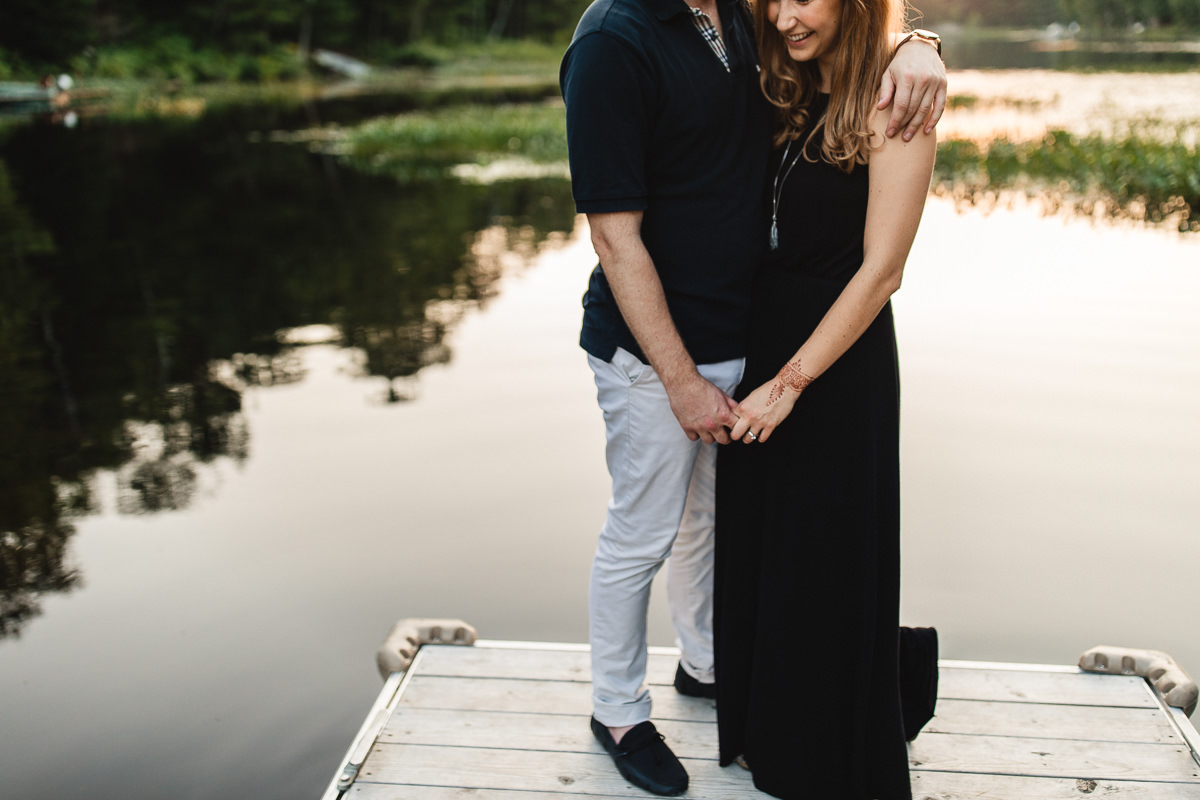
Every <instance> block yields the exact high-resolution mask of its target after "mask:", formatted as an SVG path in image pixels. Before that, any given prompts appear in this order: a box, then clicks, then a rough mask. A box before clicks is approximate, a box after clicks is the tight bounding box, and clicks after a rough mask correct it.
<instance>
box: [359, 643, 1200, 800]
mask: <svg viewBox="0 0 1200 800" xmlns="http://www.w3.org/2000/svg"><path fill="white" fill-rule="evenodd" d="M677 658H678V656H677V655H676V654H675V653H673V652H672V651H670V650H666V649H656V651H655V652H653V653H652V654H651V657H650V665H649V676H648V682H649V683H650V688H651V694H652V696H653V698H654V701H655V706H654V718H655V723H656V724H657V725H658V727H659V729H660V730H661V731H662V732H663V733H664V734H665V735H666V736H667V738H668V740H669V741H670V742H671V745H672V747H673V748H674V750H675V752H676V753H677V754H678V755H679V756H680V758H681V759H683V761H684V764H685V766H686V767H687V769H688V772H689V774H690V775H691V777H692V785H691V789H690V790H689V792H688V795H687V796H688V797H689V798H714V800H715V798H732V797H746V798H757V797H766V795H763V794H761V793H759V792H757V791H755V790H754V788H753V785H752V783H751V782H750V777H749V775H748V774H747V773H746V772H745V771H743V770H741V769H739V768H737V767H729V768H724V769H722V768H720V767H718V766H717V763H716V726H715V725H714V722H715V720H716V710H715V705H714V704H713V703H712V701H706V700H699V699H696V698H687V697H682V696H680V695H679V694H677V693H676V692H675V691H674V689H673V688H671V686H670V684H671V681H672V678H673V676H674V671H675V664H676V661H677ZM412 672H413V674H411V675H409V676H408V679H407V681H406V684H405V686H404V689H403V693H402V695H401V696H400V698H399V702H398V704H397V707H396V708H395V710H394V712H393V713H392V715H391V717H390V719H389V720H388V723H387V725H386V726H385V728H384V730H383V731H382V733H381V734H380V736H379V739H378V741H377V743H376V744H375V746H374V748H373V749H372V751H371V755H370V757H369V759H368V760H367V763H366V765H364V767H363V770H362V772H361V774H360V776H359V780H358V783H356V784H355V786H354V787H353V788H352V789H351V790H350V791H349V792H348V793H347V794H346V795H345V796H346V797H347V798H361V800H392V799H395V800H398V799H399V798H404V799H405V800H460V799H461V798H479V797H495V798H497V800H545V798H547V797H548V796H563V797H566V796H573V795H586V796H587V797H590V798H593V800H604V799H605V798H613V799H614V800H615V798H626V797H640V798H645V797H647V796H648V795H646V794H645V793H643V792H641V791H640V790H637V789H635V788H633V787H631V786H629V785H628V784H626V783H625V782H624V781H623V780H622V779H621V778H620V776H619V774H618V773H617V772H616V770H614V769H613V768H612V762H611V759H609V757H608V756H607V755H605V754H604V753H603V751H602V750H601V748H600V746H599V745H598V744H597V743H596V742H595V740H594V739H593V738H592V736H591V733H590V731H589V730H588V725H587V719H588V715H589V714H590V711H591V697H590V695H591V690H590V683H589V681H590V675H589V672H590V667H589V660H588V653H587V651H586V649H584V648H580V647H578V646H566V647H563V648H555V647H554V646H548V647H547V649H537V648H531V647H526V646H520V647H513V648H506V647H502V646H498V644H497V643H488V646H481V647H475V648H471V647H448V646H426V647H425V648H423V649H422V651H421V654H420V656H419V658H418V662H417V664H415V665H414V667H413V671H412ZM940 674H941V680H940V684H939V685H940V691H939V700H938V715H937V717H936V718H935V719H934V720H933V721H932V722H931V723H930V724H929V725H928V726H927V727H926V729H925V731H924V732H923V733H922V734H921V736H920V737H919V738H918V739H917V741H916V742H914V743H913V745H912V746H911V748H910V764H911V766H912V776H913V789H914V798H916V800H968V798H970V800H1067V799H1068V798H1071V800H1080V798H1084V797H1088V796H1097V797H1099V796H1102V797H1106V798H1111V799H1112V800H1151V799H1152V800H1200V769H1198V768H1197V764H1196V761H1195V759H1194V758H1193V757H1192V755H1191V753H1190V751H1189V750H1188V747H1187V745H1186V743H1185V742H1184V741H1183V740H1182V738H1181V737H1180V736H1179V735H1178V733H1177V731H1176V729H1175V727H1174V725H1173V724H1172V722H1171V721H1170V719H1169V718H1168V715H1167V714H1166V713H1165V712H1164V711H1163V709H1162V707H1161V706H1160V705H1159V703H1158V701H1157V699H1156V698H1155V697H1154V695H1153V694H1152V693H1151V692H1150V691H1149V689H1148V688H1147V686H1146V684H1145V682H1144V681H1143V680H1141V679H1139V678H1129V677H1125V676H1111V675H1087V674H1081V673H1076V672H1070V671H1067V670H1061V671H1053V670H1046V669H1039V668H1029V669H1013V668H1011V667H1001V666H1000V665H996V668H989V669H980V668H976V667H974V666H972V665H970V664H967V663H964V662H954V664H953V666H943V669H942V670H941V673H940Z"/></svg>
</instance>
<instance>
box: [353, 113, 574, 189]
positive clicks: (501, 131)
mask: <svg viewBox="0 0 1200 800" xmlns="http://www.w3.org/2000/svg"><path fill="white" fill-rule="evenodd" d="M340 150H341V152H342V153H344V154H345V155H347V156H348V157H349V158H350V160H351V162H352V163H353V164H354V165H356V166H358V167H359V168H361V169H366V170H369V171H371V172H377V173H388V174H397V173H400V174H410V173H411V166H412V165H413V164H414V163H416V164H420V163H432V164H442V165H445V164H453V163H460V162H471V161H483V162H486V161H488V160H492V159H494V158H497V157H514V156H518V157H521V158H524V159H527V160H530V161H535V162H541V163H546V162H555V161H566V158H567V130H566V118H565V114H563V110H562V106H561V105H558V104H549V103H542V104H514V105H502V106H496V107H486V106H476V105H470V106H455V107H451V108H446V109H441V110H438V111H433V112H418V113H411V114H403V115H401V116H398V117H392V118H385V119H379V120H372V121H370V122H367V123H365V124H363V125H361V126H359V127H357V128H354V129H352V130H350V131H348V132H347V133H346V134H345V137H344V141H343V142H342V146H341V148H340Z"/></svg>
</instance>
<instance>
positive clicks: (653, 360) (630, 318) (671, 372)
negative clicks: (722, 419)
mask: <svg viewBox="0 0 1200 800" xmlns="http://www.w3.org/2000/svg"><path fill="white" fill-rule="evenodd" d="M617 216H618V215H604V217H605V218H604V219H601V220H595V219H593V220H592V243H593V245H594V246H595V248H596V253H597V254H598V255H599V256H600V267H601V269H603V270H604V277H605V278H606V279H607V280H608V285H609V287H610V288H611V289H612V293H613V297H615V298H616V301H617V307H618V308H619V309H620V311H621V316H622V317H623V318H624V320H625V324H626V325H627V326H628V327H629V331H630V333H632V334H633V338H634V339H636V340H637V343H638V346H639V347H640V348H641V349H642V353H643V354H644V355H645V356H646V359H647V360H648V361H649V362H650V365H651V366H652V367H654V370H655V371H656V372H657V373H658V375H659V377H660V378H661V379H662V382H663V385H664V386H666V387H667V390H668V392H669V391H670V390H671V388H672V387H673V386H675V385H678V384H679V383H680V382H681V381H684V380H687V379H688V378H689V377H692V376H694V375H696V374H698V373H697V371H696V364H695V362H694V361H693V360H692V357H691V354H690V353H688V351H687V347H686V346H684V343H683V338H682V337H681V336H680V335H679V331H678V329H677V328H676V327H675V322H674V320H672V319H671V312H670V309H669V308H668V307H667V296H666V293H665V292H664V291H663V287H662V281H661V280H660V279H659V277H658V272H657V270H655V268H654V261H653V259H652V258H651V257H650V253H649V252H647V251H646V248H645V246H644V245H643V244H642V240H641V235H640V222H641V215H640V214H639V215H636V216H635V217H632V218H625V219H621V218H614V217H617ZM620 216H624V215H620Z"/></svg>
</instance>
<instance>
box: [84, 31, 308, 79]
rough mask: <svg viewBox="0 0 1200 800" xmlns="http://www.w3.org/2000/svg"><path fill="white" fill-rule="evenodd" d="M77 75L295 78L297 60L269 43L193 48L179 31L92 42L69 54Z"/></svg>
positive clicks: (298, 67)
mask: <svg viewBox="0 0 1200 800" xmlns="http://www.w3.org/2000/svg"><path fill="white" fill-rule="evenodd" d="M70 67H71V71H72V72H73V73H74V74H75V75H76V76H77V77H81V78H100V79H115V80H132V79H134V78H142V79H149V80H171V81H179V82H182V83H207V82H214V81H271V80H278V79H287V78H295V77H298V76H299V74H300V64H299V63H298V62H297V60H296V56H295V53H294V51H292V50H291V49H289V48H286V47H282V46H280V47H273V48H269V49H266V50H264V51H263V52H260V53H257V54H250V53H237V52H227V51H223V50H218V49H216V48H213V47H208V48H204V49H201V50H197V49H195V48H194V47H193V45H192V43H191V42H190V41H189V40H188V39H187V38H185V37H183V36H167V37H164V38H161V39H157V40H155V41H153V42H151V43H150V44H148V45H145V46H134V45H127V46H114V47H101V48H91V49H89V50H88V52H87V53H86V54H82V55H79V56H77V57H75V58H74V59H72V60H71V65H70Z"/></svg>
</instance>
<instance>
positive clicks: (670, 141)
mask: <svg viewBox="0 0 1200 800" xmlns="http://www.w3.org/2000/svg"><path fill="white" fill-rule="evenodd" d="M739 3H740V0H717V5H718V7H719V8H720V14H721V23H722V29H723V35H724V39H725V47H726V50H727V52H728V55H729V70H726V68H725V66H724V65H723V64H722V63H721V60H720V59H719V58H718V57H717V55H716V54H715V53H714V52H713V50H712V48H711V46H710V45H709V43H708V42H706V41H705V40H704V37H703V36H702V35H701V34H700V32H699V31H698V30H696V27H695V24H694V23H693V20H692V17H691V15H690V13H689V9H688V7H687V5H686V4H685V3H684V0H595V2H593V3H592V5H591V6H590V7H589V8H588V10H587V11H586V12H585V13H584V15H583V18H582V19H581V20H580V22H579V27H578V28H577V29H576V31H575V37H574V39H572V41H571V45H570V47H569V48H568V50H567V53H566V55H565V56H564V58H563V63H562V69H561V71H560V76H559V78H560V83H561V86H562V92H563V97H564V99H565V100H566V105H567V144H568V148H569V152H570V160H571V183H572V192H573V194H574V197H575V207H576V209H577V210H578V211H579V212H580V213H606V212H616V211H642V212H644V214H643V218H642V240H643V242H644V243H645V245H646V248H647V250H648V251H649V253H650V256H651V258H653V260H654V266H655V268H656V269H657V270H658V275H659V278H660V279H661V281H662V284H663V289H664V291H665V293H666V298H667V306H668V308H669V309H670V312H671V317H672V319H673V320H674V322H675V326H676V328H677V329H678V330H679V333H680V336H682V338H683V342H684V345H685V346H686V347H687V349H688V352H689V353H690V354H691V356H692V359H693V360H694V361H695V362H696V363H697V364H707V363H714V362H718V361H725V360H728V359H731V358H739V357H741V356H742V355H744V344H745V343H744V339H745V333H746V326H747V321H748V311H749V305H750V286H751V281H752V278H753V274H754V270H755V268H756V267H757V265H758V263H759V260H760V258H761V257H762V255H763V252H764V250H765V245H766V240H767V228H766V213H765V209H764V205H763V204H764V198H765V195H766V193H765V192H764V190H763V184H764V181H765V176H766V162H767V153H768V151H769V149H770V142H769V139H770V111H769V106H768V105H767V103H766V101H765V100H764V99H763V97H762V93H761V91H760V90H759V83H758V66H757V58H756V56H755V53H754V41H753V37H752V35H751V31H750V20H749V19H748V17H747V16H746V15H744V13H743V9H742V8H741V7H740V6H739ZM583 305H584V318H583V333H582V335H581V337H580V344H581V345H582V346H583V348H584V349H585V350H587V352H588V353H590V354H592V355H594V356H596V357H597V358H600V359H602V360H604V361H608V360H610V359H611V358H612V355H613V352H614V351H615V350H616V348H617V347H618V346H619V347H623V348H625V349H626V350H628V351H630V352H631V353H633V354H634V355H636V356H637V357H638V358H640V359H642V361H646V357H645V355H643V354H642V352H641V349H640V348H639V347H638V345H637V342H636V341H634V338H633V335H632V334H631V333H630V331H629V328H628V327H627V326H626V324H625V321H624V319H623V318H622V317H621V313H620V310H619V309H618V308H617V304H616V300H615V299H614V298H613V295H612V291H611V290H610V288H609V286H608V281H606V280H605V278H604V271H603V264H601V265H599V266H597V268H596V269H595V270H594V271H593V273H592V277H591V280H590V281H589V284H588V290H587V293H586V294H585V295H584V299H583Z"/></svg>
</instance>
